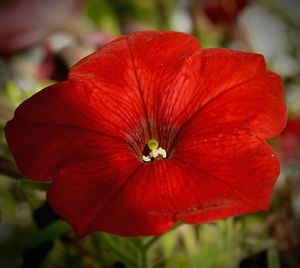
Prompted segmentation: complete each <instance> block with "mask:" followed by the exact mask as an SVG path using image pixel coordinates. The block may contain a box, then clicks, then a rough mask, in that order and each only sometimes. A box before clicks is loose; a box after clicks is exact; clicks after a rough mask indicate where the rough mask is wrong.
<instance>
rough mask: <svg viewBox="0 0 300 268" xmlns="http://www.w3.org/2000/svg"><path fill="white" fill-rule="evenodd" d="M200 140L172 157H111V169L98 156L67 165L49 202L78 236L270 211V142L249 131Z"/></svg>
mask: <svg viewBox="0 0 300 268" xmlns="http://www.w3.org/2000/svg"><path fill="white" fill-rule="evenodd" d="M195 142H196V140H191V144H195V147H193V148H191V149H189V150H184V148H182V150H176V152H174V154H173V155H172V157H171V158H170V159H168V160H156V161H154V162H151V163H147V164H144V163H142V164H139V165H138V166H136V164H135V162H134V161H133V162H126V163H128V164H125V165H124V164H123V162H122V161H118V162H114V161H108V162H109V163H110V162H111V163H112V164H113V165H114V169H113V168H112V167H111V169H110V168H109V167H107V166H106V164H104V163H103V165H102V164H101V162H99V161H98V160H97V159H96V160H95V161H92V162H91V161H87V162H85V163H82V164H80V165H72V166H70V167H66V168H65V169H64V171H63V173H61V175H60V179H59V180H56V181H55V182H54V184H53V186H52V188H51V189H50V192H49V195H48V199H49V201H50V204H51V205H52V206H53V207H54V209H55V210H56V211H58V213H59V214H61V215H63V216H64V218H65V219H66V220H67V221H68V222H70V223H71V224H72V225H73V226H75V228H76V230H77V233H78V234H79V235H81V236H82V235H85V234H87V233H90V232H94V231H99V230H101V231H107V232H111V233H115V234H120V235H157V234H161V233H162V232H164V231H166V230H167V229H168V228H170V227H171V226H172V224H173V223H174V222H175V221H177V220H179V221H185V222H190V223H201V222H207V221H212V220H217V219H221V218H225V217H229V216H234V215H240V214H244V213H248V212H254V211H257V210H266V209H268V205H269V201H270V196H271V192H272V188H273V186H274V183H275V181H276V178H277V176H278V174H279V162H278V159H277V157H276V156H275V154H274V152H273V151H272V149H271V148H270V147H269V146H268V145H267V144H266V143H264V142H262V141H261V140H259V139H257V138H256V137H255V136H252V137H249V136H248V133H231V135H229V134H224V135H223V136H222V137H220V138H219V140H218V141H216V139H215V137H214V136H210V137H207V140H206V142H204V143H198V144H196V143H195ZM105 162H107V161H105ZM99 164H100V165H99ZM129 170H130V171H129ZM101 172H102V173H101ZM130 172H131V173H130ZM99 174H101V176H100V175H99ZM86 177H88V178H89V185H86V183H85V178H86ZM81 185H82V187H81ZM70 193H71V194H70ZM78 200H81V201H80V202H78ZM61 204H64V206H61ZM120 222H122V224H120Z"/></svg>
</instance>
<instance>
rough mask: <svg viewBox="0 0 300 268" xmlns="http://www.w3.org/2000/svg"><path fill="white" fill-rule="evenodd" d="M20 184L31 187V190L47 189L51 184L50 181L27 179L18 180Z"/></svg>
mask: <svg viewBox="0 0 300 268" xmlns="http://www.w3.org/2000/svg"><path fill="white" fill-rule="evenodd" d="M20 181H21V184H22V186H25V187H28V188H31V189H33V190H42V191H47V190H48V189H49V187H50V186H51V182H48V181H33V180H28V179H23V180H20Z"/></svg>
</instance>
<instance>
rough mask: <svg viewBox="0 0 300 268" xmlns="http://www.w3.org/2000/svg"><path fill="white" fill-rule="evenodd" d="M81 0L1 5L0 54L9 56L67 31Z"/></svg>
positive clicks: (20, 0) (17, 1)
mask: <svg viewBox="0 0 300 268" xmlns="http://www.w3.org/2000/svg"><path fill="white" fill-rule="evenodd" d="M83 4H84V1H83V0H64V1H61V0H43V1H40V0H10V1H6V2H5V3H1V4H0V25H1V27H0V54H1V55H8V54H11V53H13V52H16V51H18V50H21V49H25V48H29V47H31V46H32V45H36V44H37V43H39V42H41V41H43V40H44V39H45V38H46V37H47V36H48V35H49V34H51V33H53V32H55V31H58V30H66V25H68V23H69V22H70V21H72V20H75V19H76V20H78V17H79V16H78V15H79V13H80V11H81V10H82V8H83V7H84V5H83Z"/></svg>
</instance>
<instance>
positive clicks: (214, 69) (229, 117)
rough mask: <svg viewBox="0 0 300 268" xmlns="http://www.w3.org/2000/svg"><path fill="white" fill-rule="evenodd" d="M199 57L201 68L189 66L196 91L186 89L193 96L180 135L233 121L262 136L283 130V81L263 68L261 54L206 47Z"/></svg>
mask: <svg viewBox="0 0 300 268" xmlns="http://www.w3.org/2000/svg"><path fill="white" fill-rule="evenodd" d="M199 58H200V60H201V66H200V69H199V70H195V69H193V70H192V72H193V73H194V74H195V76H198V77H197V78H196V79H197V81H198V85H197V88H198V91H195V92H191V93H190V91H188V92H186V94H187V95H188V94H191V95H193V98H191V101H190V103H189V104H188V105H187V108H186V110H185V114H186V115H187V114H188V115H189V116H188V117H187V120H186V122H185V123H184V125H183V126H182V129H181V131H182V132H184V134H183V135H186V134H187V132H193V133H194V134H195V135H198V133H203V131H204V132H207V131H210V132H216V129H217V128H220V127H221V128H226V127H227V128H228V129H230V128H232V127H234V125H235V127H237V128H248V129H251V131H252V132H253V133H256V135H258V136H259V137H261V138H263V139H265V138H270V137H274V136H276V135H278V134H279V133H280V132H281V131H282V129H283V128H284V126H285V124H286V107H285V103H284V98H283V87H282V82H281V79H280V77H279V76H278V75H276V74H274V73H272V72H270V71H267V70H266V66H265V61H264V59H263V57H262V56H261V55H258V54H253V53H246V52H239V51H232V50H228V49H206V50H204V51H203V53H202V54H201V56H199ZM201 77H202V78H201ZM188 90H189V88H188ZM183 116H185V115H183ZM230 124H231V125H230ZM195 127H196V128H197V130H196V131H194V128H195Z"/></svg>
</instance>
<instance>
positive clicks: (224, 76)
mask: <svg viewBox="0 0 300 268" xmlns="http://www.w3.org/2000/svg"><path fill="white" fill-rule="evenodd" d="M282 91H283V89H282V83H281V79H280V77H279V76H278V75H276V74H274V73H272V72H270V71H268V70H267V69H266V65H265V61H264V58H263V57H262V56H261V55H258V54H253V53H246V52H239V51H233V50H228V49H202V48H201V47H200V44H199V42H198V41H197V40H196V39H195V38H193V37H192V36H190V35H187V34H183V33H176V32H137V33H133V34H131V35H127V36H123V37H120V38H118V39H116V40H115V41H113V42H111V43H109V44H107V45H105V46H104V47H103V48H102V49H100V50H98V51H97V52H95V53H94V54H92V55H90V56H89V57H87V58H85V59H83V60H82V61H80V62H79V63H78V64H77V65H75V66H74V67H73V68H72V69H71V71H70V72H69V75H68V80H67V81H64V82H61V83H58V84H56V85H53V86H50V87H48V88H46V89H44V90H42V91H40V92H39V93H37V94H35V95H34V96H33V97H31V98H30V99H28V100H27V101H25V102H24V103H23V104H21V105H20V106H19V108H18V109H17V110H16V112H15V116H14V118H13V119H12V120H11V121H10V122H8V124H7V126H6V128H5V132H6V138H7V141H8V144H9V146H10V149H11V151H12V153H13V156H14V158H15V160H16V163H17V165H18V167H19V168H20V170H21V171H22V172H23V173H24V175H25V176H27V177H28V178H31V179H35V180H52V186H51V188H50V189H49V191H48V195H47V198H48V201H49V203H50V204H51V206H52V207H53V208H54V210H55V211H56V212H57V213H58V214H59V215H60V216H62V217H63V218H64V219H65V220H66V221H67V222H69V223H70V224H71V225H72V226H73V227H74V228H75V229H76V231H77V233H78V235H80V236H82V235H85V234H87V233H90V232H94V231H106V232H111V233H115V234H120V235H157V234H161V233H163V232H165V231H166V230H168V229H169V228H170V227H171V226H172V225H173V224H174V222H175V221H183V222H187V223H201V222H207V221H212V220H216V219H221V218H225V217H229V216H233V215H239V214H243V213H249V212H254V211H257V210H267V209H268V206H269V201H270V197H271V192H272V188H273V186H274V183H275V181H276V179H277V176H278V174H279V161H278V158H277V156H276V155H275V153H274V151H273V150H272V148H271V147H270V146H269V145H268V144H267V143H266V142H265V139H267V138H271V137H273V136H276V135H278V134H279V133H280V132H281V130H282V129H283V128H284V126H285V121H286V110H285V104H284V100H283V92H282Z"/></svg>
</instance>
